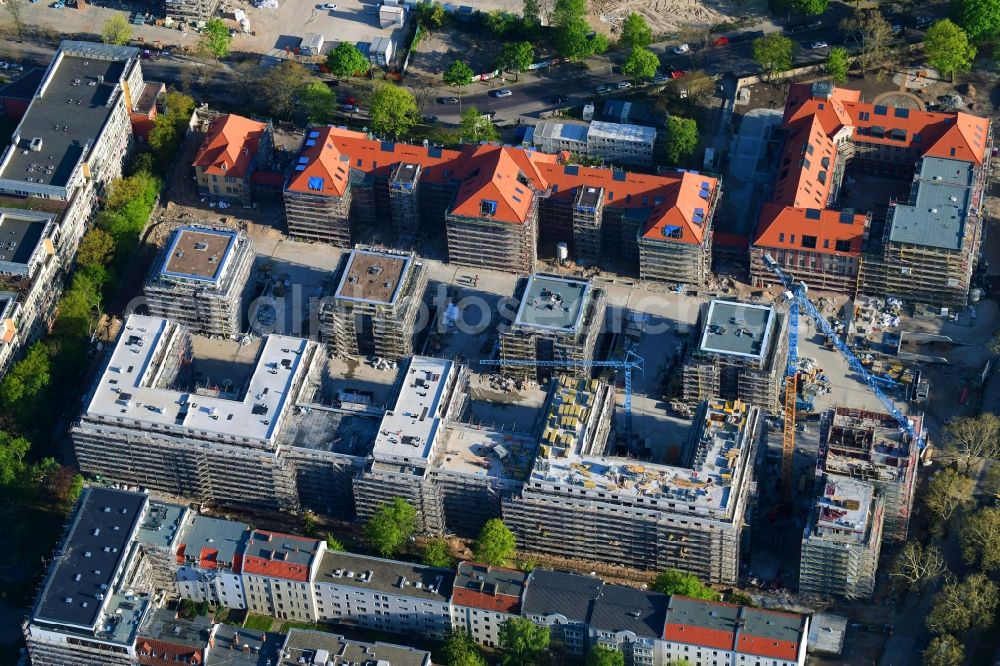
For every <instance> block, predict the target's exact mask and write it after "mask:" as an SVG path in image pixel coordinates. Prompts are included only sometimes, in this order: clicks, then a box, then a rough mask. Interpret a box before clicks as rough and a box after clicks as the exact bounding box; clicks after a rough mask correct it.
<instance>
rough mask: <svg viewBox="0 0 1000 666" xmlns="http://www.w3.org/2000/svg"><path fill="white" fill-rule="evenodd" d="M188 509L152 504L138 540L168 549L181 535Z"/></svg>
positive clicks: (177, 505)
mask: <svg viewBox="0 0 1000 666" xmlns="http://www.w3.org/2000/svg"><path fill="white" fill-rule="evenodd" d="M186 514H187V508H186V507H183V506H181V505H180V504H166V503H164V502H150V503H149V511H147V512H146V517H145V518H143V520H142V525H140V526H139V533H138V535H137V536H138V539H139V542H140V543H144V544H146V545H148V546H161V547H167V546H170V545H172V544H173V543H174V540H175V539H176V538H177V535H178V534H179V533H180V528H181V523H182V522H183V521H184V516H185V515H186Z"/></svg>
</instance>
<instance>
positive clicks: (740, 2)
mask: <svg viewBox="0 0 1000 666" xmlns="http://www.w3.org/2000/svg"><path fill="white" fill-rule="evenodd" d="M591 8H592V11H591V24H592V25H595V26H596V25H600V24H601V23H603V24H606V25H607V26H608V27H609V28H610V27H611V26H614V25H616V24H618V23H619V22H621V21H622V20H624V19H625V17H627V16H628V15H629V14H630V13H631V12H636V13H638V14H641V15H642V16H643V18H645V19H646V21H647V23H649V27H651V28H652V29H653V35H656V36H666V35H668V34H671V33H677V32H685V31H691V32H697V31H702V30H705V29H707V28H709V27H711V26H713V25H716V24H718V23H723V22H726V21H732V20H734V19H736V18H739V17H744V16H765V15H766V14H767V3H765V2H763V1H762V0H626V2H613V1H612V0H595V1H594V2H593V3H592V4H591Z"/></svg>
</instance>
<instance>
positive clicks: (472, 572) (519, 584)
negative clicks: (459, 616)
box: [454, 562, 528, 613]
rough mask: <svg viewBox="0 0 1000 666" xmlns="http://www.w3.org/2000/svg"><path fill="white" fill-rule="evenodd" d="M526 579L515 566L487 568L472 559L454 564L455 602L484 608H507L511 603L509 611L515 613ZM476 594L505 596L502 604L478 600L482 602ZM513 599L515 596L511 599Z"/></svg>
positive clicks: (525, 575) (493, 596)
mask: <svg viewBox="0 0 1000 666" xmlns="http://www.w3.org/2000/svg"><path fill="white" fill-rule="evenodd" d="M527 581H528V574H526V573H525V572H523V571H517V570H516V569H504V568H499V567H491V566H487V565H485V564H477V563H475V562H461V563H459V565H458V569H457V570H456V575H455V600H454V601H455V603H456V604H458V603H461V605H463V606H471V607H473V608H485V609H486V610H495V609H496V608H498V607H504V608H509V607H511V606H513V610H512V612H515V613H516V612H517V608H518V607H519V606H520V603H521V595H522V594H523V593H524V587H525V584H526V583H527ZM459 590H467V591H469V592H472V593H473V594H472V595H459ZM478 594H483V595H487V596H488V597H492V598H496V597H508V598H509V599H508V600H506V602H505V603H478V605H476V604H477V602H481V601H483V599H482V598H481V597H477V595H478ZM514 599H517V601H516V602H515V601H514Z"/></svg>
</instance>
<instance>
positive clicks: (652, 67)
mask: <svg viewBox="0 0 1000 666" xmlns="http://www.w3.org/2000/svg"><path fill="white" fill-rule="evenodd" d="M659 68H660V59H659V57H657V55H656V54H655V53H653V52H652V51H650V50H649V49H644V48H642V47H636V48H634V49H632V52H631V53H629V54H628V58H626V60H625V64H623V65H622V74H624V75H625V76H630V77H632V78H636V79H651V78H653V77H654V76H656V70H658V69H659Z"/></svg>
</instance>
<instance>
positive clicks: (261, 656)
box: [205, 624, 284, 666]
mask: <svg viewBox="0 0 1000 666" xmlns="http://www.w3.org/2000/svg"><path fill="white" fill-rule="evenodd" d="M262 638H263V639H264V640H261V639H262ZM283 640H284V636H282V635H281V634H279V633H274V632H271V633H262V632H260V631H256V630H254V629H244V628H242V627H234V626H232V625H229V624H220V625H216V628H215V645H214V646H213V648H212V650H211V651H210V652H209V653H208V658H207V659H205V666H273V665H274V664H277V663H278V659H279V657H280V656H281V643H282V641H283Z"/></svg>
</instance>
